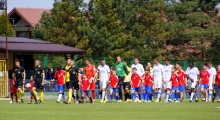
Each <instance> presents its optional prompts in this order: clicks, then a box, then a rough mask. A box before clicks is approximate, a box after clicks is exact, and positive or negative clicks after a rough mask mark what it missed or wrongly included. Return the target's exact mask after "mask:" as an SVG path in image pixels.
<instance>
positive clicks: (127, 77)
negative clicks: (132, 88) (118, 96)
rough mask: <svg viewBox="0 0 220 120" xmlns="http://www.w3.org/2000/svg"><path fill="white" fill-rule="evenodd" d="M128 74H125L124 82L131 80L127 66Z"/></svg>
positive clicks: (129, 69)
mask: <svg viewBox="0 0 220 120" xmlns="http://www.w3.org/2000/svg"><path fill="white" fill-rule="evenodd" d="M127 70H128V75H126V74H125V79H124V82H130V81H131V73H130V72H131V68H130V67H128V66H127Z"/></svg>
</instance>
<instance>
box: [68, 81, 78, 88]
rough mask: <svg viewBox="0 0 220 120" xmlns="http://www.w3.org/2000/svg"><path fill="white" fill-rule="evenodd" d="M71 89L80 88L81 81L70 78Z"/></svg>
mask: <svg viewBox="0 0 220 120" xmlns="http://www.w3.org/2000/svg"><path fill="white" fill-rule="evenodd" d="M69 89H76V90H79V81H78V80H70V82H69Z"/></svg>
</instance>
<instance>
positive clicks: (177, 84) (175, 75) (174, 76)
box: [171, 73, 179, 87]
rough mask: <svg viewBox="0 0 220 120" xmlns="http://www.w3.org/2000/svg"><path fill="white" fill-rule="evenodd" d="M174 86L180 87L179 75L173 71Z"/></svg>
mask: <svg viewBox="0 0 220 120" xmlns="http://www.w3.org/2000/svg"><path fill="white" fill-rule="evenodd" d="M171 81H172V87H178V86H179V83H178V75H177V74H176V73H172V75H171Z"/></svg>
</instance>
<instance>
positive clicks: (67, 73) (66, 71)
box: [65, 59, 71, 101]
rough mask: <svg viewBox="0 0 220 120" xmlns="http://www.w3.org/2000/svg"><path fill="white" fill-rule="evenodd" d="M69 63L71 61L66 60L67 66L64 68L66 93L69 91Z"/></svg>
mask: <svg viewBox="0 0 220 120" xmlns="http://www.w3.org/2000/svg"><path fill="white" fill-rule="evenodd" d="M70 61H71V59H68V60H67V65H66V66H65V83H66V89H67V91H68V90H69V81H70V74H69V69H70V67H71V66H70ZM67 101H68V100H67Z"/></svg>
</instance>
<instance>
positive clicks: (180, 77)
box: [177, 71, 186, 86]
mask: <svg viewBox="0 0 220 120" xmlns="http://www.w3.org/2000/svg"><path fill="white" fill-rule="evenodd" d="M177 77H178V82H179V85H180V86H185V79H186V74H185V72H184V71H178V72H177Z"/></svg>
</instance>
